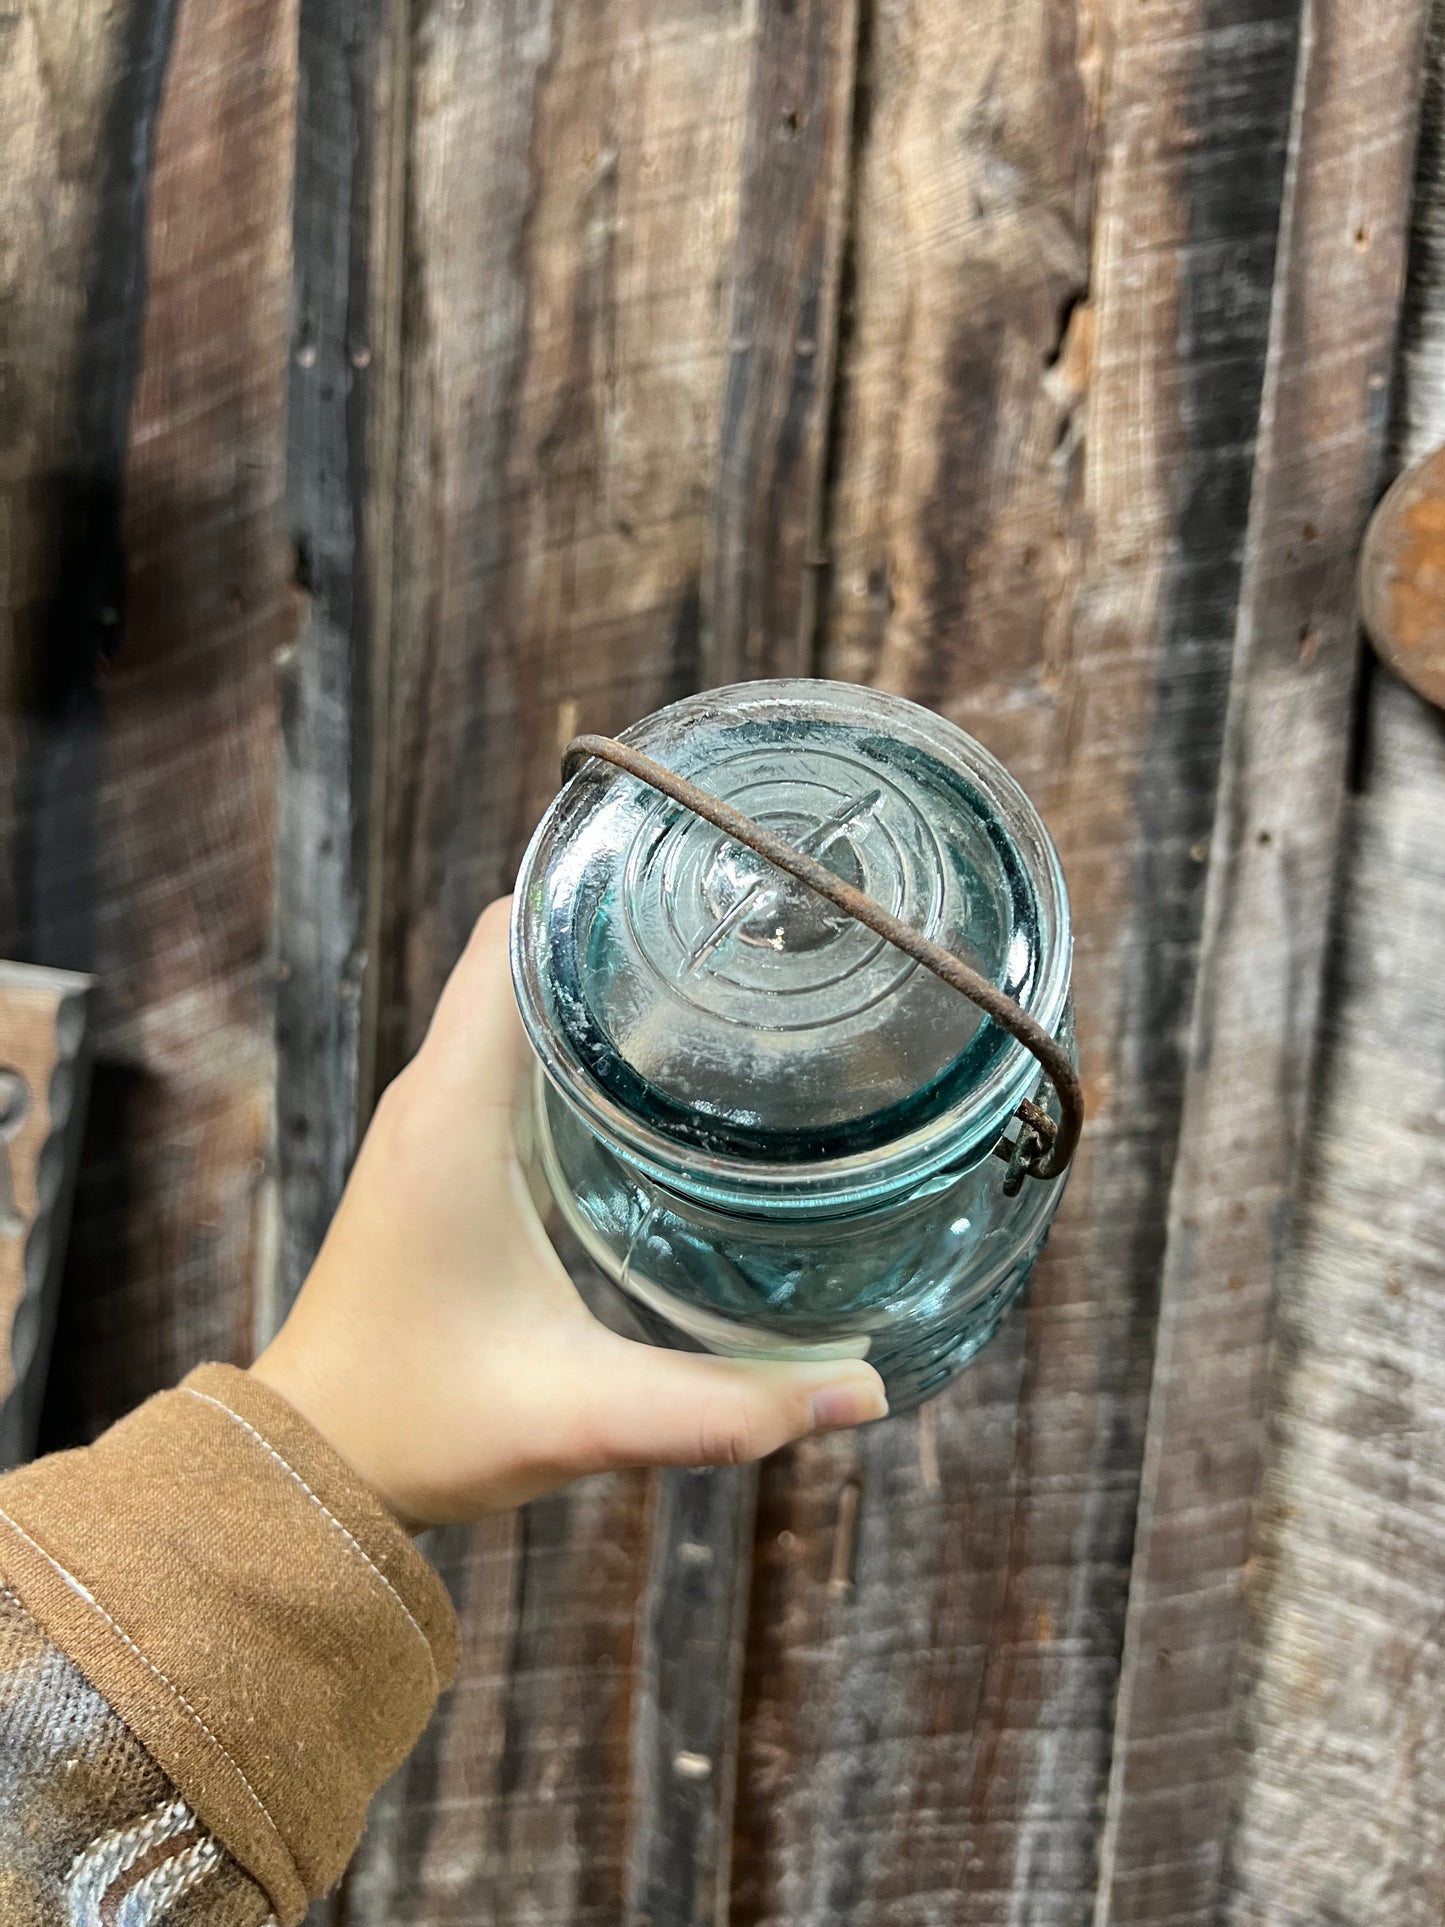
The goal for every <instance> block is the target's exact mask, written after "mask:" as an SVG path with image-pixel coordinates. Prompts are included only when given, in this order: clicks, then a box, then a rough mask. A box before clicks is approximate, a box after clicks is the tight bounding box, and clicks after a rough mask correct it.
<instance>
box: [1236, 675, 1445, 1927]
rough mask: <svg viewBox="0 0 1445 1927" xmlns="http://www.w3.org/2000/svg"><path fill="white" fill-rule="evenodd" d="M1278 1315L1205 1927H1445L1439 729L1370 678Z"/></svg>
mask: <svg viewBox="0 0 1445 1927" xmlns="http://www.w3.org/2000/svg"><path fill="white" fill-rule="evenodd" d="M1371 710H1372V714H1371V720H1370V744H1369V752H1368V753H1369V772H1368V780H1367V783H1366V787H1365V790H1364V793H1363V794H1362V795H1361V796H1359V797H1358V798H1357V799H1356V800H1355V803H1354V807H1353V811H1352V819H1351V830H1350V837H1349V843H1348V850H1347V860H1346V864H1345V869H1344V877H1343V891H1342V896H1341V909H1342V914H1341V921H1340V927H1339V933H1338V939H1337V949H1336V955H1335V975H1334V983H1333V988H1332V996H1331V1001H1330V1012H1329V1020H1328V1024H1327V1028H1326V1046H1327V1048H1326V1056H1325V1070H1324V1077H1323V1082H1322V1088H1321V1095H1320V1103H1319V1106H1318V1110H1317V1112H1316V1115H1315V1119H1314V1123H1313V1128H1312V1130H1311V1133H1310V1138H1309V1142H1308V1147H1307V1152H1306V1160H1305V1176H1304V1184H1303V1189H1302V1193H1301V1197H1300V1202H1299V1206H1298V1211H1297V1220H1298V1233H1297V1253H1296V1258H1295V1262H1294V1264H1293V1266H1292V1268H1291V1272H1290V1275H1289V1278H1288V1282H1287V1286H1286V1289H1285V1291H1284V1294H1283V1298H1282V1302H1281V1306H1280V1312H1279V1319H1278V1345H1277V1361H1276V1369H1275V1375H1274V1389H1273V1401H1272V1405H1273V1421H1272V1427H1271V1441H1270V1455H1269V1465H1268V1471H1267V1474H1266V1478H1265V1484H1264V1491H1263V1495H1262V1499H1261V1505H1260V1511H1261V1522H1260V1530H1259V1533H1258V1537H1257V1541H1256V1546H1255V1552H1254V1559H1253V1562H1252V1564H1251V1569H1250V1586H1249V1596H1250V1602H1251V1607H1252V1617H1253V1636H1252V1639H1251V1643H1250V1649H1249V1666H1248V1669H1247V1673H1246V1677H1245V1679H1244V1681H1243V1682H1242V1689H1243V1690H1242V1704H1241V1708H1240V1719H1239V1737H1240V1740H1241V1743H1242V1748H1243V1755H1244V1764H1243V1768H1242V1771H1241V1773H1240V1776H1239V1780H1238V1783H1237V1785H1236V1788H1235V1793H1234V1798H1235V1804H1236V1811H1237V1816H1238V1817H1237V1819H1236V1823H1235V1829H1234V1835H1233V1841H1232V1851H1231V1854H1230V1859H1229V1864H1228V1868H1227V1872H1226V1878H1225V1882H1224V1901H1225V1904H1224V1906H1223V1908H1222V1910H1221V1917H1222V1918H1223V1919H1225V1920H1228V1921H1229V1922H1231V1923H1240V1927H1243V1923H1251V1924H1253V1923H1262V1922H1266V1921H1268V1922H1270V1923H1271V1927H1274V1923H1284V1924H1285V1927H1293V1924H1294V1923H1301V1927H1302V1924H1303V1923H1304V1922H1311V1923H1313V1922H1319V1921H1344V1920H1369V1919H1374V1920H1389V1921H1392V1922H1398V1923H1399V1927H1425V1924H1426V1923H1427V1922H1433V1921H1436V1920H1438V1919H1439V1917H1440V1895H1441V1892H1442V1882H1445V1821H1442V1814H1445V1732H1442V1713H1441V1708H1442V1705H1445V1651H1442V1643H1441V1608H1440V1601H1441V1596H1442V1586H1445V1532H1442V1528H1441V1505H1440V1494H1441V1490H1442V1480H1445V1453H1442V1447H1441V1437H1442V1432H1441V1425H1440V1412H1441V1406H1442V1399H1445V1385H1442V1382H1441V1379H1442V1373H1441V1366H1440V1360H1441V1356H1442V1351H1441V1344H1442V1334H1441V1332H1440V1331H1439V1329H1438V1327H1439V1324H1440V1317H1441V1305H1442V1303H1445V1297H1442V1289H1441V1287H1442V1282H1445V1233H1442V1224H1445V1151H1442V1145H1445V1132H1442V1122H1445V1003H1442V997H1441V984H1442V981H1445V979H1442V972H1441V968H1440V956H1441V931H1442V929H1445V845H1442V840H1441V837H1440V834H1439V828H1438V825H1439V821H1440V812H1441V810H1442V808H1445V730H1442V727H1441V719H1440V716H1439V714H1438V712H1435V711H1432V710H1429V709H1427V708H1426V707H1425V705H1424V704H1423V703H1422V702H1421V701H1420V699H1419V698H1417V697H1415V696H1413V695H1412V694H1411V693H1410V692H1408V691H1405V690H1403V689H1401V688H1399V687H1398V686H1395V685H1392V684H1386V683H1385V682H1384V681H1383V679H1382V681H1381V684H1380V685H1379V686H1378V687H1377V689H1376V692H1375V695H1374V698H1373V701H1372V705H1371Z"/></svg>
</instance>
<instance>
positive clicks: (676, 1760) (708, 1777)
mask: <svg viewBox="0 0 1445 1927" xmlns="http://www.w3.org/2000/svg"><path fill="white" fill-rule="evenodd" d="M657 1489H658V1507H657V1513H656V1515H655V1517H654V1520H653V1525H652V1535H651V1536H652V1565H651V1571H650V1573H649V1576H648V1585H647V1589H646V1592H645V1594H644V1596H643V1601H642V1629H641V1640H640V1644H639V1648H638V1657H637V1705H636V1709H635V1712H634V1715H633V1760H632V1789H633V1800H634V1812H633V1816H632V1865H631V1869H630V1875H629V1883H628V1904H627V1914H626V1916H625V1917H626V1919H627V1920H628V1922H629V1923H636V1927H662V1924H663V1923H666V1922H678V1923H683V1922H689V1923H690V1922H698V1923H707V1924H709V1927H712V1924H714V1923H715V1927H727V1921H728V1917H729V1905H728V1903H729V1899H730V1893H731V1854H732V1818H733V1798H734V1791H735V1787H736V1780H737V1746H738V1690H739V1687H740V1684H741V1679H742V1665H743V1643H744V1640H745V1638H746V1635H747V1599H748V1588H749V1581H750V1579H751V1576H752V1536H753V1518H754V1511H755V1507H756V1500H757V1473H756V1472H755V1471H754V1470H753V1468H751V1467H736V1468H729V1469H727V1470H725V1471H713V1472H673V1473H666V1474H664V1475H663V1476H662V1477H661V1478H659V1480H658V1482H657Z"/></svg>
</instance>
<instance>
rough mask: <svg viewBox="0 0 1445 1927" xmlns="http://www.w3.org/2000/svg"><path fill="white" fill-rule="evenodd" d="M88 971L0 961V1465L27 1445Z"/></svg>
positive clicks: (79, 1074)
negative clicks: (85, 973)
mask: <svg viewBox="0 0 1445 1927" xmlns="http://www.w3.org/2000/svg"><path fill="white" fill-rule="evenodd" d="M92 990H93V985H92V983H91V980H90V978H89V977H81V976H77V975H76V974H75V973H74V972H72V971H63V970H40V969H37V968H36V967H35V966H34V965H27V964H11V963H0V1467H3V1466H11V1465H18V1464H20V1463H21V1462H22V1461H23V1460H25V1459H27V1458H28V1457H29V1456H30V1454H31V1452H32V1451H33V1450H34V1448H35V1437H36V1432H37V1429H38V1426H39V1422H40V1406H41V1401H42V1399H43V1397H44V1393H45V1374H46V1370H47V1368H48V1366H49V1363H50V1344H51V1339H52V1336H53V1334H54V1331H55V1313H56V1298H57V1295H58V1292H59V1287H60V1273H61V1263H62V1260H63V1258H64V1254H65V1240H66V1235H67V1233H68V1231H69V1229H70V1203H71V1199H72V1197H73V1196H74V1193H75V1174H76V1167H77V1165H78V1163H79V1159H80V1133H81V1127H82V1124H83V1122H84V1118H85V1103H86V1098H87V1095H88V1093H89V1089H90V1007H91V993H92Z"/></svg>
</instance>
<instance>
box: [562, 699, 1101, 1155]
mask: <svg viewBox="0 0 1445 1927" xmlns="http://www.w3.org/2000/svg"><path fill="white" fill-rule="evenodd" d="M593 757H596V758H597V760H598V761H599V762H604V763H610V764H611V765H612V766H613V768H614V769H620V770H622V771H624V772H625V773H626V774H627V775H628V776H632V777H635V778H636V779H637V781H638V782H639V783H645V784H647V786H648V788H649V789H654V790H657V791H658V792H659V793H660V794H661V795H663V796H666V797H669V798H670V799H671V800H672V801H673V802H674V803H678V804H681V806H682V808H683V809H685V810H691V811H692V813H693V814H694V815H695V816H700V817H701V818H702V819H703V821H704V822H707V823H711V824H712V825H713V827H714V829H718V830H721V831H722V833H723V834H724V836H728V837H731V838H732V840H733V841H734V842H735V843H741V844H742V845H743V847H744V848H745V849H749V850H751V851H753V853H754V854H755V855H756V856H760V857H762V858H763V860H764V862H766V863H771V864H772V865H773V867H774V869H777V870H781V871H782V872H783V874H784V875H785V876H790V877H792V878H794V879H795V880H796V881H797V882H799V883H802V884H805V885H806V886H807V887H808V888H809V889H810V890H815V891H816V892H817V893H818V895H819V896H820V897H826V898H827V899H828V901H829V902H830V903H833V904H836V905H837V907H838V908H839V909H840V910H842V911H844V912H846V914H847V915H848V916H850V917H856V918H857V920H858V922H859V923H862V924H866V925H867V927H868V928H869V929H870V930H873V931H876V933H877V934H878V935H879V936H880V937H882V938H884V939H885V940H886V941H887V942H888V943H891V944H893V945H894V947H895V948H896V949H898V950H901V951H902V952H903V953H904V955H905V956H908V957H912V958H913V960H914V962H915V963H920V964H922V965H923V967H924V969H925V970H931V971H932V972H933V974H934V976H935V977H938V978H940V979H941V980H942V981H943V982H944V983H946V984H948V985H949V987H950V988H951V989H953V990H956V991H957V992H958V993H959V995H960V996H963V997H967V998H968V1000H969V1002H970V1003H972V1004H976V1005H977V1006H978V1008H979V1009H980V1010H981V1011H983V1012H984V1014H985V1015H986V1016H988V1017H991V1018H992V1019H993V1021H994V1022H995V1023H996V1024H997V1025H998V1026H999V1028H1000V1029H1001V1030H1005V1031H1007V1032H1008V1034H1009V1036H1010V1037H1012V1038H1014V1039H1016V1041H1017V1042H1018V1043H1020V1044H1022V1045H1023V1047H1024V1049H1025V1050H1027V1051H1029V1052H1031V1053H1032V1054H1033V1056H1034V1057H1036V1058H1037V1059H1038V1062H1039V1064H1040V1066H1041V1067H1042V1069H1043V1072H1044V1075H1045V1076H1046V1077H1047V1078H1048V1080H1049V1082H1050V1083H1051V1084H1052V1085H1053V1087H1054V1090H1055V1091H1056V1092H1057V1094H1058V1099H1059V1114H1060V1120H1061V1121H1060V1122H1059V1123H1058V1124H1055V1122H1054V1120H1053V1118H1051V1117H1050V1116H1049V1114H1048V1112H1047V1111H1045V1110H1043V1109H1042V1108H1041V1107H1040V1106H1039V1105H1037V1104H1035V1103H1033V1102H1031V1101H1030V1100H1029V1099H1028V1098H1025V1099H1024V1100H1023V1101H1022V1103H1020V1104H1019V1106H1018V1108H1017V1110H1016V1112H1015V1115H1016V1116H1017V1117H1018V1119H1019V1120H1020V1122H1021V1123H1022V1125H1023V1127H1024V1128H1023V1129H1022V1131H1020V1133H1019V1135H1018V1137H1017V1139H1015V1140H1014V1141H1013V1142H1012V1143H1009V1142H1000V1143H999V1144H997V1145H995V1147H994V1152H995V1155H996V1156H998V1157H1000V1158H1003V1159H1005V1160H1006V1161H1007V1162H1008V1166H1009V1174H1008V1177H1007V1179H1006V1180H1005V1189H1006V1190H1007V1191H1010V1192H1013V1191H1017V1190H1018V1188H1019V1186H1020V1185H1021V1184H1022V1181H1023V1179H1024V1177H1025V1176H1028V1177H1034V1178H1042V1179H1045V1180H1047V1179H1052V1178H1058V1177H1062V1176H1063V1174H1064V1172H1065V1171H1066V1170H1067V1169H1068V1168H1069V1163H1070V1160H1071V1159H1072V1158H1073V1155H1074V1151H1075V1149H1076V1148H1077V1146H1078V1142H1079V1134H1080V1132H1081V1131H1082V1130H1083V1128H1084V1092H1083V1086H1082V1085H1081V1084H1080V1082H1079V1074H1078V1072H1077V1071H1076V1070H1075V1068H1074V1066H1073V1063H1072V1061H1071V1060H1070V1058H1069V1054H1068V1052H1067V1051H1066V1050H1065V1049H1064V1047H1063V1046H1062V1044H1060V1043H1059V1041H1058V1039H1057V1038H1055V1037H1051V1036H1050V1035H1049V1033H1048V1031H1046V1030H1045V1029H1044V1027H1043V1025H1042V1024H1041V1023H1039V1021H1038V1019H1037V1018H1036V1017H1032V1016H1030V1015H1029V1013H1028V1011H1026V1010H1025V1009H1024V1007H1023V1005H1022V1004H1019V1003H1016V1002H1015V1001H1014V999H1013V998H1012V997H1010V996H1008V995H1006V993H1005V992H1003V991H1002V990H1000V989H999V987H998V985H997V984H994V983H991V982H990V981H989V979H988V978H987V977H985V976H982V975H981V974H980V973H979V972H978V971H977V970H974V969H973V968H972V967H971V965H969V964H966V963H964V962H963V960H962V959H961V958H959V957H955V956H954V955H953V953H952V951H950V950H945V949H944V948H943V946H942V945H941V944H937V943H934V942H933V940H932V939H931V938H929V937H925V936H924V934H923V932H922V931H921V930H915V929H914V928H913V926H912V924H909V923H905V922H904V921H903V920H902V918H901V917H895V916H894V915H893V913H892V912H891V911H889V910H885V909H884V908H883V906H882V904H881V903H875V902H874V901H873V899H872V898H871V897H869V896H865V895H864V894H863V892H862V891H861V890H857V889H855V888H854V887H853V885H852V884H850V883H845V882H844V881H843V880H842V878H841V877H836V876H834V874H833V872H832V871H831V870H827V869H824V867H823V865H822V864H821V863H819V862H818V861H817V860H816V859H815V858H813V857H810V856H805V855H804V854H803V852H802V851H801V850H795V849H794V848H793V846H792V845H791V844H790V843H785V842H784V841H783V839H782V838H781V837H778V836H774V835H773V833H772V831H771V830H765V829H764V828H763V826H762V824H761V823H755V822H754V821H753V819H752V818H751V817H750V816H744V814H743V813H742V811H741V810H735V809H734V808H733V806H732V804H731V803H724V802H723V800H722V798H721V797H717V796H713V795H711V794H710V793H709V792H708V791H707V790H704V789H699V788H698V786H697V784H695V783H690V782H688V780H687V778H686V777H684V776H679V775H678V774H677V772H676V771H675V770H670V769H668V768H667V767H666V766H665V765H664V764H662V763H655V762H654V761H653V760H652V758H651V757H650V756H644V755H643V754H642V752H641V751H640V750H635V749H631V748H629V747H628V745H627V744H626V743H619V742H618V741H617V740H616V739H615V738H614V737H611V736H577V737H574V738H573V740H572V741H571V742H570V743H569V744H568V745H567V748H566V749H565V751H564V752H563V755H562V781H563V782H564V783H566V782H568V781H570V779H571V778H572V777H573V776H575V775H576V774H577V771H578V770H579V769H580V768H581V767H582V765H583V764H584V763H585V762H587V761H589V760H590V759H591V758H593Z"/></svg>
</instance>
